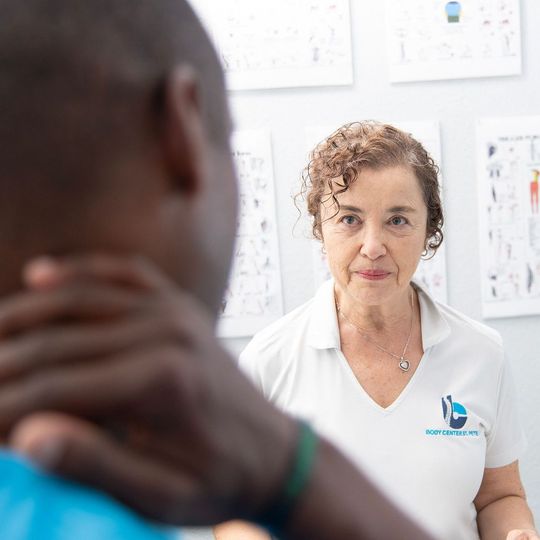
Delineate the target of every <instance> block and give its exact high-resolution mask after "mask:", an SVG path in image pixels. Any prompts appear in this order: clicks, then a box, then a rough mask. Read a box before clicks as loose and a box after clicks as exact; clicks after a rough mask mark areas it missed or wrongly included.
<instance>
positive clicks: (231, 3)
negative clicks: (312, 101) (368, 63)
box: [192, 0, 353, 90]
mask: <svg viewBox="0 0 540 540" xmlns="http://www.w3.org/2000/svg"><path fill="white" fill-rule="evenodd" d="M192 3H193V6H194V8H195V9H196V10H197V11H198V12H199V14H200V16H201V18H202V20H203V21H204V22H205V23H206V26H207V27H208V29H209V31H210V33H211V35H212V37H213V39H214V43H215V45H216V47H217V49H218V52H219V54H220V56H221V59H222V63H223V68H224V70H225V74H226V77H227V85H228V88H229V90H249V89H256V88H285V87H296V86H336V85H348V84H352V82H353V73H352V53H351V23H350V12H349V0H257V1H253V0H193V2H192Z"/></svg>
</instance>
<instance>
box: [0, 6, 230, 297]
mask: <svg viewBox="0 0 540 540" xmlns="http://www.w3.org/2000/svg"><path fill="white" fill-rule="evenodd" d="M0 14H1V16H0V251H1V253H0V256H2V257H3V259H5V257H6V256H10V257H11V254H14V253H15V252H16V251H17V250H18V251H20V253H21V254H20V257H19V259H20V260H23V257H28V256H31V255H32V254H34V253H35V252H37V251H39V250H47V251H48V252H50V253H62V252H68V251H72V250H74V249H78V248H80V249H94V248H96V249H99V248H101V247H105V248H107V247H110V246H112V247H114V246H117V245H120V246H122V245H125V246H127V248H126V249H129V248H130V246H131V245H132V244H133V246H134V247H133V249H134V250H135V249H138V248H139V247H141V244H142V242H139V244H137V243H136V241H137V237H139V238H140V237H142V236H144V235H146V234H147V232H148V231H150V230H151V229H152V230H151V232H148V234H147V236H148V238H149V240H148V242H147V244H148V245H149V244H151V243H152V242H151V240H150V239H151V238H152V234H153V235H154V238H161V237H160V236H159V235H158V233H157V231H158V230H161V229H164V226H163V223H157V222H158V219H162V218H163V219H165V218H164V216H169V215H172V214H171V213H170V208H171V205H170V204H169V205H168V206H165V205H164V204H161V203H160V204H161V206H160V209H159V212H158V210H156V211H155V213H154V214H155V215H152V216H151V215H150V213H148V215H143V214H144V212H146V206H144V205H143V204H142V203H143V202H145V201H149V203H148V205H147V206H149V205H151V200H152V197H153V196H154V195H156V198H155V200H156V201H157V197H158V194H157V193H158V189H162V191H163V189H164V188H163V185H164V184H165V181H164V180H163V179H164V178H165V179H167V178H170V179H173V180H174V182H177V184H178V185H180V184H181V183H182V181H185V184H186V185H187V188H186V189H191V188H190V187H189V186H190V185H192V184H193V180H194V178H195V177H196V178H197V179H198V180H197V181H199V180H201V179H202V178H203V177H206V176H208V177H210V178H212V179H213V182H214V183H215V184H216V185H217V189H216V192H217V196H216V197H214V198H213V199H211V198H210V197H207V198H206V199H204V201H203V199H202V198H199V199H197V201H195V200H194V201H180V202H179V201H175V204H176V207H181V205H182V204H184V205H186V204H187V205H188V206H186V208H188V210H187V211H186V210H182V209H181V212H180V213H183V214H184V215H186V214H189V212H190V210H189V209H190V208H191V207H196V206H197V204H196V203H200V204H199V206H203V205H204V206H205V207H209V211H214V210H216V209H218V210H219V197H221V198H223V194H222V193H221V191H220V190H222V189H228V190H229V191H234V189H233V188H231V183H230V182H221V183H220V175H229V177H232V165H231V167H229V162H228V161H227V160H228V159H229V158H228V135H229V117H228V112H227V105H226V96H225V89H224V82H223V74H222V70H221V67H220V65H219V61H218V58H217V55H216V53H215V51H214V49H213V47H212V46H211V44H210V41H209V39H208V37H207V35H206V33H205V32H204V30H203V28H202V26H201V24H200V22H199V21H198V19H197V17H196V16H195V14H194V13H193V11H192V9H191V7H190V6H189V5H188V3H187V2H186V1H185V0H0ZM180 66H182V69H183V70H184V71H183V73H185V72H186V69H187V72H188V73H189V74H190V75H189V77H188V79H189V80H190V81H192V82H193V84H191V85H189V84H187V85H184V86H182V84H181V83H179V84H177V85H176V86H174V84H173V85H172V86H171V84H170V83H171V80H172V79H174V73H175V71H178V68H179V67H180ZM177 82H178V81H177ZM171 88H172V90H171ZM182 88H184V89H187V90H186V92H184V94H183V95H181V94H182ZM175 89H176V90H178V92H180V93H178V92H177V94H176V96H177V97H178V100H179V101H178V103H174V100H175V99H176V98H175V94H174V92H176V90H175ZM190 89H191V90H190ZM186 96H187V97H186ZM182 100H183V101H182ZM181 101H182V103H184V105H185V106H184V105H182V106H180V105H179V103H180V102H181ZM171 102H173V103H172V104H171ZM190 103H193V104H194V105H193V107H191V105H190ZM167 107H168V109H167ZM192 109H193V111H192ZM186 114H187V116H185V115H186ZM182 115H184V116H182ZM189 115H191V116H189ZM171 119H172V122H169V120H171ZM192 120H193V121H192ZM167 122H168V123H167ZM199 124H200V126H201V129H200V130H199V131H201V133H202V135H200V136H199V135H198V131H197V130H198V127H197V126H198V125H199ZM170 126H172V128H171V127H170ZM182 126H184V127H185V126H187V127H188V132H189V130H190V129H191V128H189V126H194V130H192V132H189V133H187V135H188V137H187V139H186V140H187V141H188V142H190V144H191V143H193V144H192V146H191V147H189V146H188V145H185V146H182V144H179V143H178V141H182V140H183V139H182V137H183V136H184V135H186V133H184V132H183V131H182V130H183V127H182ZM177 135H179V136H177ZM199 140H204V141H205V142H204V144H202V143H201V144H200V142H197V141H199ZM199 147H200V148H203V147H204V148H203V150H202V154H203V155H202V157H201V155H198V156H196V159H197V160H198V162H197V163H195V162H191V161H190V160H191V159H192V156H190V158H189V159H188V160H187V161H186V160H185V159H184V157H183V154H185V153H189V152H191V153H192V154H193V153H194V152H193V148H195V149H196V148H199ZM214 152H215V153H217V154H220V155H223V156H225V155H227V158H223V159H221V158H220V159H212V158H211V156H210V154H212V153H214ZM195 153H196V152H195ZM199 153H201V152H199ZM161 154H163V156H162V155H161ZM212 161H213V163H210V162H212ZM203 169H205V170H204V171H203ZM206 169H208V170H206ZM229 169H230V171H229ZM156 178H157V179H158V181H157V182H154V180H155V179H156ZM149 179H151V180H152V181H151V182H150V181H148V180H149ZM160 182H161V185H160V186H158V184H159V183H160ZM190 182H191V184H190ZM153 183H155V184H156V187H155V189H154V191H151V189H150V188H149V185H151V184H153ZM203 184H204V182H203ZM225 186H226V187H225ZM152 189H153V188H152ZM205 189H206V191H209V188H208V186H206V187H205ZM159 196H161V195H159ZM232 198H233V196H232V195H231V196H229V199H230V200H232ZM131 202H132V203H133V204H131ZM177 203H178V204H177ZM188 203H189V204H188ZM203 203H204V204H203ZM96 205H101V207H100V209H99V210H96ZM130 205H131V206H130ZM137 205H139V206H137ZM155 206H156V208H157V207H158V203H157V202H156V204H155ZM232 206H234V205H232V204H229V207H232ZM176 207H175V208H176ZM210 207H212V208H210ZM181 208H183V207H181ZM197 211H199V210H197ZM130 212H131V213H133V214H135V216H134V217H132V223H128V222H127V218H126V216H127V215H128V214H129V213H130ZM200 212H201V213H202V212H203V210H202V209H201V210H200ZM158 213H159V216H158ZM226 213H228V214H231V215H232V211H231V212H229V211H228V210H227V211H226ZM122 219H123V220H124V221H121V220H122ZM137 219H138V221H137ZM175 219H176V217H175ZM185 219H187V218H185ZM228 219H229V221H230V218H228ZM109 220H110V221H114V220H116V221H117V222H118V224H117V226H116V225H115V227H113V226H112V225H111V226H110V227H109V230H106V231H103V230H101V231H100V230H98V229H99V226H100V224H103V222H104V221H109ZM144 220H146V221H144ZM141 221H144V224H143V225H140V227H139V229H137V226H138V225H139V224H140V222H141ZM170 221H171V220H170ZM192 221H194V218H192ZM171 223H172V221H171ZM160 227H161V229H160ZM175 227H176V229H175V230H176V234H177V235H178V239H175V242H177V243H180V244H181V243H182V242H183V241H184V240H183V239H185V238H187V237H188V236H189V234H190V232H189V227H188V226H187V224H184V223H176V225H175ZM101 229H103V227H101ZM161 232H163V231H161ZM124 233H125V234H124ZM130 233H131V236H132V238H129V234H130ZM107 235H109V237H112V236H114V235H115V237H114V238H113V239H112V240H111V241H110V242H109V243H108V244H107V241H108V240H107ZM111 235H112V236H111ZM121 235H123V237H122V239H120V237H121ZM162 236H163V235H162ZM208 236H209V239H206V238H203V239H202V240H197V243H198V245H203V247H202V250H203V251H204V257H201V258H205V259H209V258H210V257H211V255H210V253H211V252H212V250H213V249H214V246H213V245H211V243H212V242H217V240H212V239H211V237H210V235H208ZM214 236H215V237H216V238H217V237H218V236H219V235H214ZM228 236H230V234H228ZM83 238H84V239H86V240H82V239H83ZM104 239H105V240H107V241H105V240H104ZM94 240H95V242H94ZM132 240H133V242H132V243H131V244H130V242H131V241H132ZM93 242H94V243H93ZM153 243H154V244H155V243H156V242H155V240H154V241H153ZM205 243H206V244H205ZM193 244H195V241H194V242H193ZM222 244H224V245H225V246H227V248H226V249H227V250H228V245H229V240H228V239H227V240H226V241H224V242H222ZM145 245H146V244H145ZM145 245H142V248H144V247H145ZM174 247H175V249H176V245H175V246H174ZM192 248H193V246H190V247H189V249H187V248H186V249H185V250H184V251H185V252H186V253H189V252H190V251H189V250H191V251H193V249H192ZM221 250H222V251H223V253H225V248H221ZM141 251H144V249H141ZM7 254H9V255H7ZM179 257H180V256H179ZM156 258H159V257H158V256H157V257H156ZM194 259H195V258H194ZM225 259H226V256H225V254H224V255H223V256H222V258H221V260H222V261H224V260H225ZM201 264H203V263H201ZM1 290H8V289H7V288H6V287H3V286H2V284H1V283H0V291H1Z"/></svg>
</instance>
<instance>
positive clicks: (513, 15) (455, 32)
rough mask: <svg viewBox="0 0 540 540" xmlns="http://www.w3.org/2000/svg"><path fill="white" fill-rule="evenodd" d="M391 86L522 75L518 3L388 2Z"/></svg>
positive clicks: (497, 0)
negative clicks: (395, 83) (406, 83)
mask: <svg viewBox="0 0 540 540" xmlns="http://www.w3.org/2000/svg"><path fill="white" fill-rule="evenodd" d="M386 8H387V55H388V68H389V78H390V81H392V82H406V81H423V80H438V79H457V78H471V77H496V76H503V75H519V74H520V73H521V30H520V4H519V0H459V1H450V2H449V1H447V0H430V1H426V0H387V3H386Z"/></svg>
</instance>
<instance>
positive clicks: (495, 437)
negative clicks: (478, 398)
mask: <svg viewBox="0 0 540 540" xmlns="http://www.w3.org/2000/svg"><path fill="white" fill-rule="evenodd" d="M526 447H527V443H526V439H525V434H524V432H523V428H522V425H521V422H520V419H519V413H518V399H517V392H516V387H515V384H514V380H513V377H512V372H511V369H510V365H509V362H508V359H507V358H505V359H504V365H503V367H502V369H501V374H500V378H499V385H498V393H497V412H496V417H495V422H494V424H493V426H492V429H491V430H490V432H489V433H488V435H487V449H486V467H487V468H494V467H503V466H504V465H509V464H510V463H512V462H513V461H516V460H517V459H519V458H520V457H521V455H522V454H523V452H524V451H525V448H526Z"/></svg>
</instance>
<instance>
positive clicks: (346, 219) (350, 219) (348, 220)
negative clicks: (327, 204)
mask: <svg viewBox="0 0 540 540" xmlns="http://www.w3.org/2000/svg"><path fill="white" fill-rule="evenodd" d="M341 221H342V223H345V225H356V224H357V223H358V218H356V217H355V216H343V217H342V218H341Z"/></svg>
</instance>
